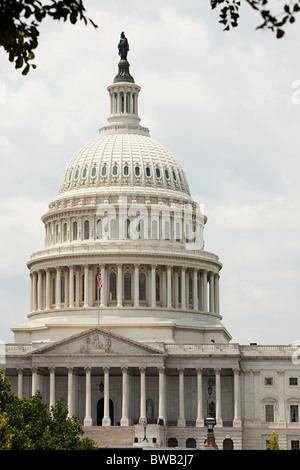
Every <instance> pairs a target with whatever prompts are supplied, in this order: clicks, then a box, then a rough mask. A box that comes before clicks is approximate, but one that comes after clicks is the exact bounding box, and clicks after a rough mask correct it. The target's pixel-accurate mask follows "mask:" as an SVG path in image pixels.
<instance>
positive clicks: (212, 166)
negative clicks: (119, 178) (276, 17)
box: [0, 0, 300, 344]
mask: <svg viewBox="0 0 300 470" xmlns="http://www.w3.org/2000/svg"><path fill="white" fill-rule="evenodd" d="M84 3H85V6H86V10H87V15H88V16H89V17H91V18H93V20H94V21H95V22H96V23H97V24H98V26H99V29H98V30H97V31H96V30H95V29H94V28H93V27H92V26H88V27H86V26H84V25H83V24H77V25H75V26H72V25H70V24H65V23H58V22H54V21H50V20H49V21H46V22H45V24H43V27H42V28H41V35H40V43H39V47H38V49H37V53H36V60H35V63H36V64H37V69H36V70H32V71H30V73H29V75H28V76H27V77H23V76H22V75H21V73H20V71H18V70H16V69H15V68H14V65H13V64H11V63H10V62H9V61H8V58H7V55H6V54H5V53H4V51H3V50H1V51H0V85H2V95H1V96H2V98H1V96H0V98H1V100H0V101H1V104H0V156H1V172H0V175H1V177H2V178H1V185H0V194H1V198H0V215H1V230H0V237H1V243H0V266H1V269H0V276H1V282H0V340H2V341H4V342H12V341H13V334H12V332H11V330H10V328H11V327H12V326H15V325H17V324H18V323H23V322H24V321H25V320H26V316H27V314H28V313H29V304H30V282H29V272H28V269H27V266H26V263H27V262H28V260H29V258H30V255H31V254H32V253H34V252H35V251H38V250H40V249H42V248H43V246H44V227H43V224H42V222H41V216H42V214H44V213H45V212H46V211H47V208H48V204H49V203H50V202H51V201H53V200H54V199H55V197H56V195H57V192H58V188H59V185H60V180H61V177H62V174H63V171H64V169H65V167H66V166H67V164H68V162H69V160H70V159H71V158H72V156H73V155H74V154H75V153H76V152H77V151H78V150H79V149H80V148H81V147H82V146H83V145H84V144H85V143H87V142H88V141H90V140H92V139H93V138H95V137H96V136H97V134H98V129H99V128H100V127H102V126H104V125H106V123H107V117H108V115H109V97H108V92H107V89H106V88H107V86H108V85H110V84H111V83H112V81H113V78H114V77H115V75H116V73H117V64H118V60H119V56H118V54H117V44H118V41H119V36H120V33H121V31H125V33H126V36H127V38H128V40H129V44H130V52H129V55H128V60H129V62H130V66H131V68H130V70H131V73H132V75H133V76H134V78H135V82H136V83H137V84H139V85H140V86H141V87H142V91H141V93H140V98H139V115H140V117H141V124H142V125H144V126H146V127H148V128H149V129H150V134H151V137H153V138H154V139H156V140H158V141H159V142H160V143H161V144H163V145H165V146H166V147H167V148H168V149H169V150H170V151H171V152H172V153H173V154H174V156H175V157H176V158H177V160H178V161H179V162H180V163H181V164H182V166H183V168H184V170H185V172H186V174H187V177H188V180H189V184H190V188H191V192H192V195H193V197H194V199H195V200H197V201H198V202H199V203H200V204H203V206H204V209H205V213H206V215H207V216H208V223H207V225H206V231H205V241H206V246H205V247H206V249H207V250H208V251H211V252H213V253H216V254H217V255H218V256H219V257H220V261H221V262H222V263H223V269H222V271H221V281H220V295H221V314H222V315H223V320H222V321H223V324H224V325H225V326H226V327H227V329H228V330H229V332H230V333H231V335H232V337H233V338H232V341H233V342H238V343H240V344H248V343H249V342H257V343H260V344H289V343H291V342H292V341H295V340H299V339H300V282H299V280H300V243H299V237H300V217H299V214H300V189H299V186H300V185H299V175H300V158H299V153H300V132H299V123H300V103H298V100H299V102H300V93H297V89H298V88H299V90H300V82H299V83H298V84H297V80H300V69H299V40H300V23H299V22H300V18H299V19H298V22H297V21H296V23H295V24H294V25H292V26H289V27H288V29H287V33H286V36H285V37H284V38H283V39H280V40H277V39H276V38H275V36H274V34H272V33H271V32H267V31H255V27H256V26H257V25H258V24H259V21H260V19H259V18H258V17H257V16H256V15H255V14H254V13H253V12H252V11H251V10H250V8H249V7H247V6H245V7H244V8H243V10H242V18H241V22H240V26H239V28H237V29H235V30H232V31H231V32H223V31H222V26H221V25H220V24H219V18H218V13H217V12H215V11H211V9H210V1H209V0H201V1H199V0H184V1H183V0H172V1H169V0H164V1H163V2H162V1H161V0H152V1H151V2H146V1H141V0H127V1H126V2H124V1H119V0H114V1H111V0H110V1H107V0H85V2H84ZM3 85H4V86H5V95H3ZM293 85H294V86H296V87H298V88H293Z"/></svg>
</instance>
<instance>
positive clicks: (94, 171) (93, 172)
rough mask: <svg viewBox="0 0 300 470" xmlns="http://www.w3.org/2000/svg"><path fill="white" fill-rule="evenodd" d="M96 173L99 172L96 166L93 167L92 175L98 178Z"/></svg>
mask: <svg viewBox="0 0 300 470" xmlns="http://www.w3.org/2000/svg"><path fill="white" fill-rule="evenodd" d="M96 172H97V168H96V167H95V166H93V168H92V173H91V175H92V176H93V177H94V176H96Z"/></svg>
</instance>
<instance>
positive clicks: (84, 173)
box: [82, 168, 86, 178]
mask: <svg viewBox="0 0 300 470" xmlns="http://www.w3.org/2000/svg"><path fill="white" fill-rule="evenodd" d="M82 178H86V168H84V170H83V172H82Z"/></svg>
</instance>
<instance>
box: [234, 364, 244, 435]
mask: <svg viewBox="0 0 300 470" xmlns="http://www.w3.org/2000/svg"><path fill="white" fill-rule="evenodd" d="M233 374H234V418H233V426H234V427H240V426H241V425H242V421H241V389H240V370H239V369H234V371H233Z"/></svg>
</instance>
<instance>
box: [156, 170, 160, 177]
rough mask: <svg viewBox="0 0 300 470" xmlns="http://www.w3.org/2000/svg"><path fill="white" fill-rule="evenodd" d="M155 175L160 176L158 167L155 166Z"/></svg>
mask: <svg viewBox="0 0 300 470" xmlns="http://www.w3.org/2000/svg"><path fill="white" fill-rule="evenodd" d="M156 176H157V178H160V169H159V168H156Z"/></svg>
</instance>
